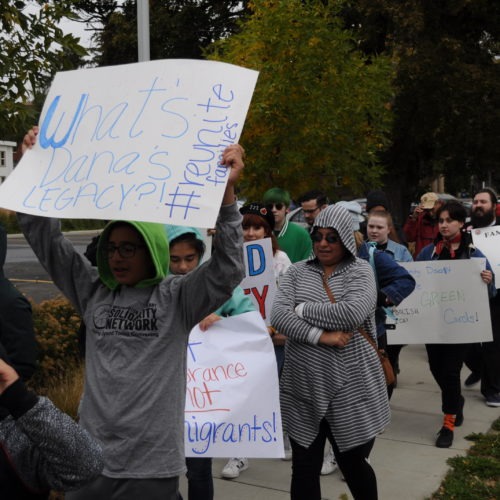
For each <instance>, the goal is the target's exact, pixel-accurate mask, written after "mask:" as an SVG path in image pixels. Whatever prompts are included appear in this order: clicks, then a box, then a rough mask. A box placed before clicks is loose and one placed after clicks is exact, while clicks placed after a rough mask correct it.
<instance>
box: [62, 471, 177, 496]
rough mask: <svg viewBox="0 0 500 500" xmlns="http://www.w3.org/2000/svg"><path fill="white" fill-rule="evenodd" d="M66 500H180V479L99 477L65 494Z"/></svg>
mask: <svg viewBox="0 0 500 500" xmlns="http://www.w3.org/2000/svg"><path fill="white" fill-rule="evenodd" d="M64 498H66V500H138V499H139V498H144V499H146V498H147V499H148V500H179V499H180V498H181V496H180V493H179V478H178V477H170V478H165V479H125V478H118V479H116V478H111V477H105V476H99V477H98V478H97V479H94V481H92V482H91V483H89V484H87V485H85V486H84V487H83V488H81V489H79V490H77V491H68V492H66V493H65V495H64Z"/></svg>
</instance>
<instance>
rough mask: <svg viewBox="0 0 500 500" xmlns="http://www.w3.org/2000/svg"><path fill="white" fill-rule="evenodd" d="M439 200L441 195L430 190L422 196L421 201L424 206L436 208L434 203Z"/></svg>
mask: <svg viewBox="0 0 500 500" xmlns="http://www.w3.org/2000/svg"><path fill="white" fill-rule="evenodd" d="M438 200H439V196H438V195H437V194H436V193H433V192H430V193H425V194H423V195H422V196H421V198H420V203H421V204H422V208H425V209H431V208H434V205H435V203H436V201H438Z"/></svg>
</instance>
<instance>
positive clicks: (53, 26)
mask: <svg viewBox="0 0 500 500" xmlns="http://www.w3.org/2000/svg"><path fill="white" fill-rule="evenodd" d="M30 8H31V9H30ZM65 17H68V18H72V17H74V13H73V12H72V10H71V1H60V2H47V1H42V0H36V1H12V0H0V22H1V25H2V31H1V33H0V40H1V45H2V50H1V52H0V92H1V93H2V101H1V102H0V138H1V139H3V140H14V141H15V140H19V138H20V137H22V134H24V132H25V131H26V130H27V128H28V127H30V126H31V125H33V123H35V121H36V118H37V115H38V113H39V112H40V108H41V103H43V100H44V97H45V93H46V91H47V88H48V86H49V84H50V81H51V80H52V78H53V76H54V74H55V73H56V72H57V71H61V70H66V69H74V68H76V67H77V66H78V65H79V63H80V60H81V59H80V58H81V57H82V56H83V55H85V49H84V48H83V47H81V46H80V45H79V44H78V39H77V38H75V37H74V36H73V35H66V34H64V33H63V31H62V30H61V28H60V27H59V26H58V23H59V22H60V21H61V20H62V19H63V18H65Z"/></svg>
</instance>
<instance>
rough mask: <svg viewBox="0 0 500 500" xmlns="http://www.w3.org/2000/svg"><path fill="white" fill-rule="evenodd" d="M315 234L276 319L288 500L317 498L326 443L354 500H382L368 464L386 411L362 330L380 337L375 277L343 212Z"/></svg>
mask: <svg viewBox="0 0 500 500" xmlns="http://www.w3.org/2000/svg"><path fill="white" fill-rule="evenodd" d="M311 238H312V240H313V250H314V256H313V257H311V258H310V259H309V260H307V261H302V262H298V263H296V264H294V265H292V266H291V267H290V269H289V270H288V272H287V274H285V276H284V277H283V278H282V281H281V284H280V289H279V290H278V294H277V296H276V299H275V302H274V306H273V312H272V319H271V321H272V324H273V325H275V327H276V328H277V329H278V330H279V331H280V332H282V333H283V334H284V335H286V336H287V337H288V341H287V343H286V346H287V347H286V355H285V365H284V368H283V373H282V377H281V408H282V413H283V421H284V425H285V429H286V431H287V432H288V434H289V436H290V441H291V444H292V450H293V454H292V460H293V463H292V470H293V472H292V484H291V498H292V500H299V499H300V500H302V499H305V498H307V499H318V500H319V499H320V498H321V490H320V471H321V466H322V462H323V449H324V445H325V441H326V439H328V440H329V441H330V443H331V444H332V446H333V449H334V452H335V456H336V458H337V461H338V465H339V467H340V470H341V471H342V473H343V475H344V477H345V479H346V481H347V484H348V486H349V489H350V490H351V493H352V495H353V497H354V498H355V499H363V500H370V499H376V498H377V481H376V477H375V473H374V471H373V469H372V467H371V466H370V464H369V462H368V460H367V459H368V457H369V454H370V451H371V449H372V447H373V444H374V442H375V437H376V435H377V434H378V433H379V432H381V431H382V430H383V429H384V427H385V426H387V424H388V423H389V420H390V410H389V404H388V400H387V389H386V385H385V379H384V375H383V373H382V369H381V367H380V362H379V360H378V357H377V354H376V352H375V350H374V349H373V347H372V346H371V345H370V344H369V343H368V341H367V340H366V339H365V338H364V337H363V336H362V335H361V333H359V328H360V327H361V328H364V330H365V331H366V332H367V333H368V335H370V336H371V337H372V338H373V340H375V339H376V330H375V316H374V313H375V306H376V298H377V292H376V286H375V281H374V276H373V272H372V269H371V267H370V264H368V263H367V262H366V261H364V260H362V259H359V258H357V257H356V245H355V242H354V236H353V231H352V220H351V216H350V215H349V212H348V211H347V210H346V209H345V208H343V207H341V206H336V205H331V206H329V207H328V208H326V209H325V210H323V211H322V212H321V213H320V214H319V215H318V217H317V218H316V220H315V225H314V227H313V230H312V232H311ZM331 296H332V297H331ZM332 299H333V301H332Z"/></svg>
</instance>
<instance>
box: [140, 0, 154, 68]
mask: <svg viewBox="0 0 500 500" xmlns="http://www.w3.org/2000/svg"><path fill="white" fill-rule="evenodd" d="M137 45H138V52H139V54H138V56H139V62H142V61H149V60H150V57H151V56H150V51H149V0H137Z"/></svg>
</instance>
